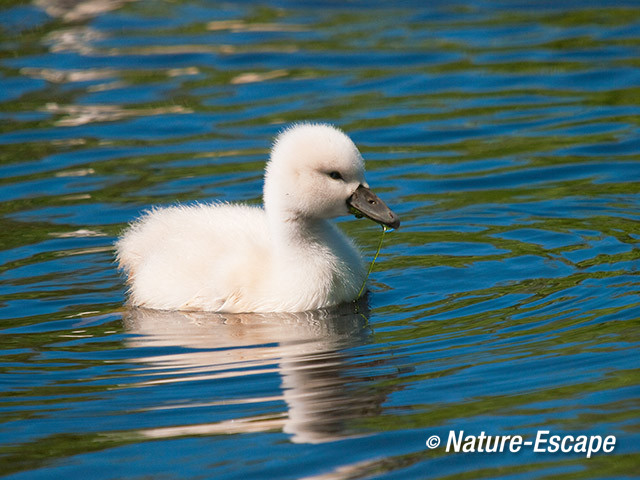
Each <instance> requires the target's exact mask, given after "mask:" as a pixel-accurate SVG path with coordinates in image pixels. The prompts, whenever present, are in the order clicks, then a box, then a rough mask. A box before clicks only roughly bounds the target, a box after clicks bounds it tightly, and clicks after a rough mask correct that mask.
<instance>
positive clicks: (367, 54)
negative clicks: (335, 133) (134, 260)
mask: <svg viewBox="0 0 640 480" xmlns="http://www.w3.org/2000/svg"><path fill="white" fill-rule="evenodd" d="M423 3H424V2H402V3H401V5H400V6H399V7H391V6H389V5H388V3H387V2H308V3H305V4H304V5H301V4H298V3H297V2H288V1H281V2H268V3H261V4H254V3H253V2H232V3H218V2H203V1H192V0H189V1H185V2H150V1H149V2H147V1H137V2H134V1H127V2H125V1H118V0H116V1H106V0H105V1H93V2H45V1H36V2H35V3H32V4H30V3H27V2H17V1H16V2H5V3H4V4H3V6H2V7H0V8H1V9H2V10H1V11H0V35H1V37H0V38H1V42H0V105H1V107H0V118H1V120H0V145H2V147H1V148H0V222H1V223H0V225H1V227H2V228H0V245H1V247H2V249H1V253H0V264H1V267H0V272H1V274H0V321H1V324H0V325H1V327H0V328H1V334H2V335H1V337H0V348H1V349H2V377H1V379H2V380H1V385H2V389H1V391H2V396H1V398H0V405H1V412H2V428H1V430H0V472H2V474H4V476H5V477H6V478H10V479H12V480H18V479H20V480H22V479H44V478H47V479H49V478H93V479H142V478H159V479H160V478H162V479H165V478H166V479H173V478H176V479H177V478H180V479H185V478H189V479H191V478H193V479H196V478H197V479H202V478H215V479H230V478H243V479H247V478H256V479H261V478H278V479H294V478H304V479H360V478H367V479H369V478H376V479H377V478H385V479H399V478H403V479H415V478H425V479H427V478H428V479H449V478H491V479H494V478H500V479H523V478H527V479H529V478H554V479H557V478H560V479H595V478H603V479H604V478H607V479H612V478H616V479H617V478H629V477H636V476H637V472H638V471H640V456H639V455H638V454H639V452H640V448H639V445H640V443H639V441H640V435H639V433H638V432H639V428H638V427H639V425H640V424H639V423H638V413H637V412H638V398H639V396H640V395H639V393H640V388H639V385H640V377H639V372H638V341H639V338H638V333H639V331H640V330H639V328H638V327H639V325H638V318H639V317H640V308H639V307H640V299H639V296H638V286H639V284H640V281H639V277H638V265H639V252H638V242H639V241H640V227H639V225H640V224H639V223H638V220H639V217H640V214H639V208H638V205H639V200H640V188H639V187H638V185H640V183H639V180H640V162H639V161H638V160H639V159H640V158H639V155H638V152H639V151H640V141H639V138H640V136H639V135H638V132H639V129H638V119H639V118H640V116H639V114H640V90H639V88H638V86H639V85H640V70H639V69H638V66H639V64H638V54H639V52H640V9H639V8H638V6H637V3H635V2H606V1H602V2H598V4H596V3H593V4H591V3H589V2H586V3H585V2H575V1H571V2H535V3H534V5H529V2H521V3H519V2H483V1H481V0H478V1H466V2H460V3H452V2H428V3H429V6H424V5H423ZM299 120H314V121H316V120H317V121H328V122H331V123H335V124H337V125H339V126H340V127H342V128H343V129H344V130H345V131H347V132H348V133H349V134H350V135H351V136H352V138H353V139H354V140H355V141H356V143H357V144H358V145H359V146H360V147H361V150H362V152H363V154H364V156H365V158H366V159H367V167H368V179H369V182H370V184H371V185H372V186H373V187H374V188H375V189H376V191H377V192H378V193H379V194H380V195H381V196H382V197H383V198H384V200H385V201H386V202H387V203H388V204H389V205H391V206H393V207H394V209H395V210H396V211H397V212H398V213H399V215H400V216H401V219H402V221H403V224H402V227H401V229H400V230H399V231H397V232H393V233H390V234H387V235H386V238H385V244H384V246H383V249H382V253H381V255H380V258H379V259H378V262H377V263H376V267H375V269H374V271H373V273H372V277H371V279H372V284H371V287H372V292H371V293H370V295H369V296H368V298H367V302H368V306H367V305H365V304H361V305H360V306H358V307H357V308H355V307H353V306H346V307H344V308H342V309H338V310H337V311H334V310H331V311H320V312H307V313H302V314H291V315H260V316H255V315H240V316H230V315H209V314H178V313H175V314H171V313H158V312H150V311H135V310H134V311H131V310H127V309H126V308H125V307H124V306H123V304H124V301H125V298H126V297H125V289H124V286H123V282H122V279H121V278H120V276H119V274H118V272H117V271H116V268H115V265H114V263H113V249H112V243H113V241H114V239H115V238H116V237H117V235H118V234H119V233H120V232H121V231H122V229H123V228H124V227H125V225H126V223H127V222H128V221H130V220H131V219H133V218H135V217H136V216H137V215H138V214H139V213H140V212H141V211H143V210H144V209H146V208H148V207H149V206H150V205H163V204H172V203H175V202H191V201H195V200H213V199H220V200H225V201H244V202H249V203H257V202H259V201H260V189H261V183H262V178H261V172H262V168H263V166H264V161H265V158H266V154H267V152H268V149H269V145H270V142H271V139H272V138H273V136H274V135H275V134H276V133H277V132H278V131H279V130H280V129H281V128H282V127H283V126H284V125H286V124H288V123H290V122H293V121H299ZM340 226H341V227H342V228H343V229H344V230H345V231H346V232H347V233H348V234H349V235H350V236H352V237H354V238H355V239H356V240H357V242H358V243H359V244H360V245H361V246H362V248H363V251H364V253H365V255H367V256H368V258H371V256H372V255H373V253H374V251H375V247H376V245H377V241H378V238H379V232H380V230H379V227H377V226H375V225H374V224H372V223H371V222H367V221H365V220H355V219H346V218H345V219H341V221H340ZM461 430H462V431H464V432H465V435H468V434H473V435H480V433H481V432H482V431H484V432H486V434H487V435H522V436H523V437H524V438H525V440H527V439H528V440H532V439H535V436H536V433H537V432H538V431H539V430H548V431H550V432H551V434H557V435H561V436H564V435H569V434H571V435H574V436H577V435H588V436H592V435H600V436H602V437H603V438H604V437H605V436H607V435H614V436H615V437H616V441H617V443H616V446H615V449H614V451H613V452H611V453H604V452H599V453H596V454H594V455H593V456H592V457H591V458H586V455H585V454H584V453H562V452H558V453H549V452H546V453H536V452H533V450H532V448H523V450H522V451H520V452H518V453H510V452H503V453H493V454H487V453H477V452H476V453H462V452H460V453H454V452H451V451H449V452H447V451H446V449H445V446H444V444H445V443H446V440H447V438H448V435H449V432H450V431H454V432H459V431H461ZM432 435H439V436H440V438H441V441H442V443H441V446H440V447H438V448H435V449H428V448H427V447H426V444H425V442H426V440H427V439H428V438H429V437H431V436H432Z"/></svg>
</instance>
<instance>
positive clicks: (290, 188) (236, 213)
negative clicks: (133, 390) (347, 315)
mask: <svg viewBox="0 0 640 480" xmlns="http://www.w3.org/2000/svg"><path fill="white" fill-rule="evenodd" d="M263 200H264V206H263V207H259V206H249V205H231V204H225V203H200V204H194V205H178V206H173V207H168V208H154V209H152V210H150V211H148V212H147V213H145V214H144V215H143V216H142V217H141V218H140V219H138V220H137V221H135V222H134V223H132V224H131V225H130V227H129V228H128V229H127V230H126V231H125V232H124V234H123V235H122V237H121V238H120V239H119V240H118V242H117V243H116V251H117V260H118V262H119V266H120V268H121V269H122V270H123V271H124V272H125V273H126V275H127V283H128V285H129V296H130V299H129V301H130V303H131V304H132V305H134V306H141V307H146V308H154V309H161V310H197V311H213V312H232V313H242V312H300V311H305V310H312V309H318V308H324V307H330V306H333V305H338V304H340V303H344V302H348V301H352V300H355V299H356V297H357V295H358V292H359V290H360V288H361V286H362V284H363V282H364V281H365V277H366V268H365V265H364V262H363V260H362V257H361V255H360V253H359V251H358V249H357V248H356V247H355V246H354V244H353V243H352V242H351V240H350V239H348V238H347V237H346V236H345V235H344V234H343V233H342V232H341V231H340V230H339V229H338V228H337V227H336V226H335V225H334V224H333V222H332V221H331V219H333V218H335V217H339V216H342V215H347V214H350V213H351V214H355V215H356V216H358V217H361V216H365V217H368V218H370V219H372V220H374V221H375V222H378V223H380V224H382V225H385V226H388V227H391V228H398V226H399V225H400V221H399V220H398V217H397V216H396V215H395V214H394V213H393V212H392V211H391V210H390V209H389V207H387V206H386V205H385V204H384V202H382V200H380V198H378V197H377V196H376V195H375V194H374V193H373V192H372V191H371V190H369V185H368V184H367V181H366V180H365V176H364V161H363V159H362V156H361V155H360V152H359V151H358V149H357V147H356V146H355V145H354V143H353V142H352V141H351V139H350V138H349V137H348V136H347V135H345V134H344V133H343V132H342V131H340V130H339V129H337V128H335V127H333V126H330V125H325V124H307V123H304V124H295V125H293V126H291V127H289V128H288V129H286V130H284V131H283V132H282V133H281V134H280V135H278V137H277V138H276V140H275V142H274V145H273V148H272V150H271V155H270V158H269V161H268V162H267V165H266V169H265V176H264V191H263Z"/></svg>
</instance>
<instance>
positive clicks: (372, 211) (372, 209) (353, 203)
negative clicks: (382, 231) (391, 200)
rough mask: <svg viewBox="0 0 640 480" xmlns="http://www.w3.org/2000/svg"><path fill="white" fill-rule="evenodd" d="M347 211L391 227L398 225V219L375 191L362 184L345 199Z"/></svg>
mask: <svg viewBox="0 0 640 480" xmlns="http://www.w3.org/2000/svg"><path fill="white" fill-rule="evenodd" d="M347 205H348V206H349V211H350V212H351V213H353V214H354V215H355V216H356V217H358V218H360V217H367V218H369V219H371V220H373V221H374V222H377V223H379V224H380V225H385V226H387V227H391V228H393V229H395V228H398V227H399V226H400V219H399V218H398V216H397V215H396V214H395V213H393V212H392V211H391V209H390V208H389V207H387V205H386V204H385V203H384V202H383V201H382V200H380V197H378V196H377V195H376V194H375V193H373V192H372V191H371V190H369V189H368V188H367V187H365V186H364V185H360V186H359V187H358V188H356V191H355V192H353V195H351V196H350V197H349V198H348V199H347Z"/></svg>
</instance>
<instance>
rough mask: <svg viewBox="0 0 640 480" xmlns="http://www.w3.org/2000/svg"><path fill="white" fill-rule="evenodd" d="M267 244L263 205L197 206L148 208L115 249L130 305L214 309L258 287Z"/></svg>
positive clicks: (265, 261) (266, 253)
mask: <svg viewBox="0 0 640 480" xmlns="http://www.w3.org/2000/svg"><path fill="white" fill-rule="evenodd" d="M270 245H271V239H270V235H269V229H268V227H267V224H266V216H265V213H264V210H263V209H262V208H260V207H251V206H247V205H225V204H198V205H192V206H176V207H169V208H161V209H154V210H151V211H149V212H148V213H146V214H145V215H144V216H143V217H142V218H141V219H140V220H138V221H137V222H136V223H134V224H133V225H132V226H131V227H130V228H129V229H128V230H127V231H126V232H125V234H124V235H123V237H122V238H121V239H120V240H119V241H118V242H117V244H116V249H117V255H118V261H119V263H120V267H121V268H122V269H123V270H124V271H125V272H126V273H127V276H128V282H129V284H130V286H131V289H130V294H131V302H132V303H133V304H134V305H138V306H151V307H152V308H159V309H167V310H175V309H181V310H191V309H197V310H211V311H216V310H224V309H225V303H226V304H228V303H229V302H233V301H234V298H236V297H238V296H241V295H242V293H243V291H245V290H252V289H253V288H255V287H257V285H255V283H256V282H258V281H260V279H262V278H263V277H264V276H263V275H261V274H260V273H261V272H263V271H265V269H268V268H269V265H268V263H269V258H270ZM256 270H259V272H257V271H256Z"/></svg>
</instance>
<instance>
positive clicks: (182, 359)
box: [124, 305, 384, 443]
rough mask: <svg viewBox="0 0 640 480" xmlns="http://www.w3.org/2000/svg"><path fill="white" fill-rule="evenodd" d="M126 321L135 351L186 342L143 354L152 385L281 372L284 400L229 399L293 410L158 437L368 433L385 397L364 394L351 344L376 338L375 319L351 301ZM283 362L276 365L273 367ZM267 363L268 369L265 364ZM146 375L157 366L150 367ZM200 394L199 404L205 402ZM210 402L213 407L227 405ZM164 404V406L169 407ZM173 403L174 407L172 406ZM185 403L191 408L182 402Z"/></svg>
mask: <svg viewBox="0 0 640 480" xmlns="http://www.w3.org/2000/svg"><path fill="white" fill-rule="evenodd" d="M124 321H125V326H126V328H127V330H128V331H129V332H131V333H134V334H138V335H139V336H138V337H135V338H134V339H132V340H131V341H130V347H133V348H140V347H145V348H154V349H158V348H161V349H164V348H166V347H179V351H177V352H174V351H173V350H172V351H171V353H169V354H166V355H155V356H151V357H143V359H142V361H144V362H145V363H148V364H149V365H150V366H151V367H152V371H153V376H154V377H157V378H153V379H151V380H146V381H145V382H143V384H144V385H154V384H158V383H180V382H188V381H194V380H197V381H203V380H205V381H211V380H214V381H216V380H221V379H224V378H229V377H237V376H246V375H254V374H262V375H264V374H266V373H268V372H269V371H276V372H278V373H279V374H280V376H281V379H282V390H283V396H282V397H276V398H274V397H272V396H270V397H259V398H242V399H237V398H234V399H230V400H224V401H223V402H224V404H225V405H229V404H231V403H236V404H241V403H242V404H244V403H260V402H272V401H274V400H284V401H285V403H286V405H287V413H286V415H281V416H278V415H273V414H269V415H264V416H258V417H251V418H241V419H233V420H227V421H223V422H218V423H215V424H206V425H202V424H201V425H195V426H186V427H167V428H154V429H149V430H145V431H143V432H142V433H143V434H144V435H146V436H150V437H172V436H182V435H199V434H221V433H227V434H231V433H241V432H242V433H246V432H256V431H266V430H273V429H282V430H283V431H284V432H286V433H288V434H290V435H291V436H292V441H294V442H305V443H319V442H326V441H330V440H335V439H338V438H344V437H347V436H353V435H356V434H361V433H363V432H362V431H357V430H356V429H355V427H354V425H355V423H356V420H357V419H361V418H363V417H365V416H370V415H376V414H378V413H379V410H380V404H381V403H382V401H383V400H384V395H383V394H380V393H378V394H371V393H370V392H368V394H367V395H362V394H361V393H362V391H363V390H364V389H363V388H362V386H363V385H362V383H363V380H362V379H361V378H358V377H357V376H356V375H354V372H353V371H352V370H353V369H354V367H353V365H350V364H351V363H352V362H351V361H350V360H351V359H350V353H349V349H350V348H352V347H356V346H359V345H363V344H364V343H366V342H367V341H368V337H369V335H370V330H369V328H368V327H367V318H366V316H365V315H364V314H362V313H356V312H354V311H353V306H351V305H348V306H344V307H341V308H339V309H331V310H316V311H308V312H302V313H278V314H221V313H205V312H164V311H156V310H147V309H138V308H136V309H130V310H129V311H128V312H127V314H126V315H125V316H124ZM271 365H275V367H274V368H273V369H272V370H270V369H269V368H268V367H269V366H271ZM265 367H266V368H265ZM144 370H145V373H146V374H147V375H148V374H149V369H148V368H146V367H145V369H144ZM202 401H203V400H202V399H198V406H202V405H203V404H202ZM219 404H220V402H209V403H206V406H214V405H219ZM162 408H164V407H162ZM170 408H171V407H170ZM180 408H184V405H181V406H180Z"/></svg>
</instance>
